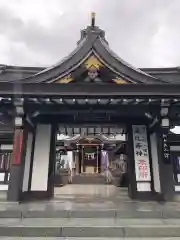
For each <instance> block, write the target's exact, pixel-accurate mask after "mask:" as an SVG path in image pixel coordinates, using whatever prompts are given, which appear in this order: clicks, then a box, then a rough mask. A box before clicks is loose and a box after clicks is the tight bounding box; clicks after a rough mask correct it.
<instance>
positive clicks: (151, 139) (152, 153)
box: [150, 133, 161, 193]
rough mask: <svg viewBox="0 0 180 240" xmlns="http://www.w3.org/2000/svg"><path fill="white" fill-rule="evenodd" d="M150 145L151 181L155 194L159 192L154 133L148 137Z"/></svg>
mask: <svg viewBox="0 0 180 240" xmlns="http://www.w3.org/2000/svg"><path fill="white" fill-rule="evenodd" d="M150 143H151V157H152V168H153V177H154V178H153V181H154V189H155V191H156V192H158V193H160V192H161V185H160V178H159V163H158V149H157V137H156V133H153V134H151V135H150Z"/></svg>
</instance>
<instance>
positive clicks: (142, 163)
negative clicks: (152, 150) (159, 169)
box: [132, 125, 151, 182]
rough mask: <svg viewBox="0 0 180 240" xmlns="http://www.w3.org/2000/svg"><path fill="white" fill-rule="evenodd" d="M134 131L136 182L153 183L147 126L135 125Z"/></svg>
mask: <svg viewBox="0 0 180 240" xmlns="http://www.w3.org/2000/svg"><path fill="white" fill-rule="evenodd" d="M132 130H133V145H134V161H135V172H136V181H139V182H140V181H141V182H142V181H143V182H144V181H151V172H150V165H149V150H148V140H147V131H146V126H144V125H133V126H132Z"/></svg>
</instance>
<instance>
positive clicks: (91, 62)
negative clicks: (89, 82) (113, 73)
mask: <svg viewBox="0 0 180 240" xmlns="http://www.w3.org/2000/svg"><path fill="white" fill-rule="evenodd" d="M84 65H85V67H86V69H90V68H92V67H94V68H96V69H100V68H101V67H103V64H102V63H101V62H100V61H99V59H98V58H97V57H96V56H94V55H91V56H90V57H89V58H88V59H87V60H86V61H85V63H84Z"/></svg>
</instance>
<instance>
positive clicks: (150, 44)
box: [0, 0, 180, 67]
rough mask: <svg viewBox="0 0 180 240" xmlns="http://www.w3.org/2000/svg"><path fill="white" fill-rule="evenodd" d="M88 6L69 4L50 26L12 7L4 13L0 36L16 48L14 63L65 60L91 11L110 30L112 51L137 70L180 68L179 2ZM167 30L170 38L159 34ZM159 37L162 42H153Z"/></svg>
mask: <svg viewBox="0 0 180 240" xmlns="http://www.w3.org/2000/svg"><path fill="white" fill-rule="evenodd" d="M46 1H51V0H46ZM83 1H84V0H79V1H77V0H76V1H75V0H68V3H69V7H68V6H67V4H66V8H65V9H66V10H65V12H64V14H63V15H62V16H61V15H57V16H56V17H55V18H54V21H53V24H52V25H51V27H46V26H42V25H41V24H40V23H38V22H35V21H29V22H26V23H25V22H23V21H22V20H21V18H20V16H18V15H17V14H16V13H15V12H12V10H10V8H8V6H9V5H8V4H6V6H5V7H4V8H1V9H0V34H3V35H5V36H6V37H7V38H8V39H9V41H10V42H11V43H12V46H11V48H10V51H9V52H8V54H9V55H8V56H9V62H10V63H11V64H21V65H24V64H26V65H35V64H38V65H51V64H54V63H55V62H57V61H59V60H61V58H63V57H64V56H66V55H67V54H68V53H69V52H70V51H72V50H73V49H74V48H75V46H76V42H77V41H78V40H79V37H80V29H82V28H83V27H85V26H86V25H87V24H88V12H90V11H91V10H94V11H96V12H97V24H98V25H99V26H100V27H101V28H103V29H104V30H105V31H106V36H107V40H108V42H109V44H110V47H111V48H112V49H113V50H114V51H115V52H116V53H117V54H118V55H119V56H120V57H121V58H124V59H125V60H126V61H128V62H129V63H131V64H133V65H135V66H137V67H155V66H157V67H158V66H167V65H169V66H173V65H175V66H176V65H179V63H180V54H179V52H180V47H179V40H180V33H179V22H180V14H179V12H180V11H179V10H180V2H179V0H174V1H169V0H133V1H132V0H121V1H120V0H112V1H109V0H96V1H95V0H89V2H88V1H86V2H87V3H88V4H87V9H86V5H85V3H84V2H83ZM66 2H67V1H66ZM81 3H82V4H84V5H83V8H82V6H81ZM61 4H65V1H60V4H59V5H61ZM88 8H90V9H88ZM49 17H51V16H49ZM162 28H164V29H166V30H165V31H166V32H165V33H163V34H164V36H165V38H166V39H163V37H161V36H159V35H157V34H158V33H159V31H160V29H162ZM168 33H169V34H168ZM155 37H156V39H159V38H160V40H159V41H160V43H158V44H155V43H154V39H155ZM16 43H17V44H22V45H23V46H24V48H23V49H24V50H23V51H22V52H20V51H19V50H18V49H15V46H16ZM13 46H14V49H13ZM159 48H161V49H159ZM25 49H26V50H25ZM163 49H164V50H163ZM160 54H161V55H162V56H160ZM157 59H160V60H159V62H158V65H157Z"/></svg>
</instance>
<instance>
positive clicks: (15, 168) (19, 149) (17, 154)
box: [7, 117, 28, 201]
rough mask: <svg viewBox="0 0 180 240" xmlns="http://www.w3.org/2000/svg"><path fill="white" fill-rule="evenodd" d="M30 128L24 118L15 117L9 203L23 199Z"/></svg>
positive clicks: (8, 194) (8, 193)
mask: <svg viewBox="0 0 180 240" xmlns="http://www.w3.org/2000/svg"><path fill="white" fill-rule="evenodd" d="M27 134H28V128H27V126H26V125H25V123H24V120H23V118H22V117H15V132H14V141H13V153H12V158H11V167H10V179H9V186H8V192H7V200H8V201H19V200H20V198H21V192H22V184H23V173H24V163H25V155H26V143H27Z"/></svg>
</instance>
